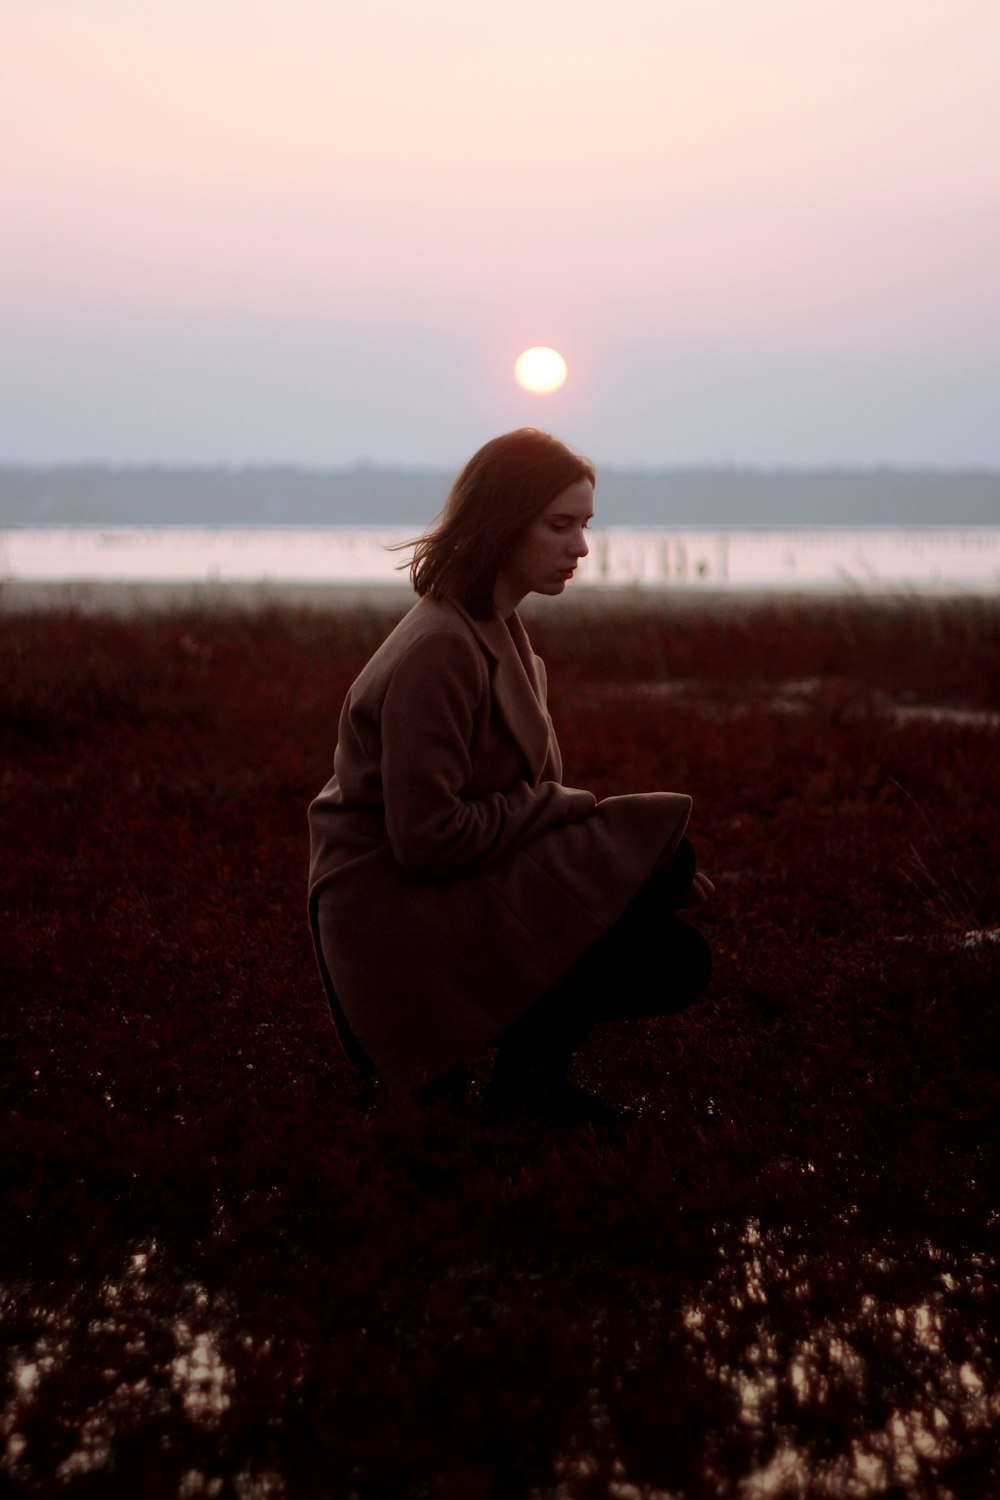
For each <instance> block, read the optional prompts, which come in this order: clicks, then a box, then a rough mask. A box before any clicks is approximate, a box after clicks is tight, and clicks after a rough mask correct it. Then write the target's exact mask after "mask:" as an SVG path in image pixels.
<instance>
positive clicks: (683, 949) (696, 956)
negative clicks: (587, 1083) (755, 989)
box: [494, 838, 712, 1076]
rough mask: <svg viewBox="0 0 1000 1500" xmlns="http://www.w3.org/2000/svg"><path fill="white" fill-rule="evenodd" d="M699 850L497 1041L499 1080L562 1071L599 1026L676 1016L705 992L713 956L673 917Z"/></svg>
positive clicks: (683, 847) (684, 843) (684, 844)
mask: <svg viewBox="0 0 1000 1500" xmlns="http://www.w3.org/2000/svg"><path fill="white" fill-rule="evenodd" d="M695 869H696V860H695V852H694V845H693V844H692V843H691V840H690V839H688V838H684V839H682V840H681V842H680V845H679V846H678V848H677V850H676V851H675V852H674V854H673V855H672V856H671V858H670V860H669V861H668V862H667V864H666V865H664V866H663V868H662V869H660V870H657V872H656V874H655V875H652V876H650V878H649V880H647V882H646V884H645V885H644V886H642V888H641V889H640V890H639V891H638V892H637V893H636V895H635V897H634V898H633V900H632V902H631V903H630V905H629V906H628V907H626V909H625V911H624V912H623V913H622V915H621V916H620V917H619V918H618V921H617V922H615V923H614V925H613V926H612V927H609V928H608V930H607V932H606V933H604V935H603V937H601V938H599V939H598V940H597V942H596V943H595V944H594V945H593V947H592V948H589V949H588V950H587V952H586V953H585V954H584V955H583V957H582V958H580V959H578V961H577V962H576V963H575V964H574V965H573V967H572V968H571V969H570V970H569V972H568V973H567V974H565V975H564V976H563V978H562V979H561V980H560V981H559V983H558V984H557V985H556V986H555V988H554V989H552V990H550V991H549V992H548V994H547V995H543V996H542V998H541V1000H539V1001H537V1002H536V1004H534V1005H533V1006H531V1008H530V1010H527V1011H525V1013H524V1014H523V1015H521V1016H518V1018H517V1020H516V1021H514V1022H512V1023H511V1025H510V1026H508V1027H506V1029H505V1030H504V1031H502V1032H501V1033H500V1035H499V1036H498V1037H497V1039H496V1046H497V1047H498V1048H499V1053H498V1056H497V1062H496V1068H495V1070H494V1074H495V1076H496V1074H497V1073H498V1072H499V1074H500V1075H503V1074H504V1073H505V1072H511V1073H516V1072H519V1071H524V1070H525V1069H532V1070H535V1069H540V1070H543V1071H545V1072H548V1071H554V1072H560V1071H561V1072H565V1070H566V1068H567V1067H568V1066H569V1060H570V1057H571V1056H572V1053H573V1051H574V1049H575V1048H576V1047H578V1046H579V1045H580V1043H581V1042H582V1041H583V1039H584V1037H585V1036H586V1035H587V1032H588V1031H589V1030H590V1028H591V1027H592V1026H594V1025H596V1024H597V1023H598V1022H599V1021H621V1020H627V1019H630V1018H632V1019H634V1018H638V1017H642V1016H663V1015H676V1014H677V1013H678V1012H680V1011H682V1010H686V1009H687V1007H688V1006H689V1005H693V1004H694V1002H695V1001H696V1000H697V999H698V998H699V997H700V996H701V995H702V994H703V993H704V991H705V989H706V987H707V985H708V981H709V979H710V977H711V973H712V954H711V950H710V948H709V946H708V943H707V942H706V941H705V939H704V937H702V935H701V933H700V932H699V931H698V929H697V927H693V926H692V925H691V923H690V922H686V921H685V920H684V918H683V917H679V916H677V915H676V912H677V908H678V907H679V906H680V904H681V902H682V901H684V900H685V898H686V897H687V895H688V892H689V891H690V889H691V881H692V878H693V877H694V872H695Z"/></svg>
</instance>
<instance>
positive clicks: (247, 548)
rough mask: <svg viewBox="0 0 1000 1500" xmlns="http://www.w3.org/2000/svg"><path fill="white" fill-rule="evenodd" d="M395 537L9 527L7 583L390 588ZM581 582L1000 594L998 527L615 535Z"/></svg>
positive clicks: (596, 542)
mask: <svg viewBox="0 0 1000 1500" xmlns="http://www.w3.org/2000/svg"><path fill="white" fill-rule="evenodd" d="M410 534H411V533H408V532H406V531H404V530H402V529H393V528H390V527H364V526H358V527H350V528H348V527H325V528H313V527H305V526H302V527H272V526H242V527H191V528H186V527H169V526H163V527H54V526H53V527H38V528H34V527H10V528H7V529H5V530H0V581H4V580H16V581H22V582H42V581H65V582H83V581H94V582H114V581H123V582H131V583H144V582H148V583H154V582H174V583H199V582H206V583H208V582H251V583H272V582H273V583H277V584H280V583H324V582H328V583H334V584H336V583H381V584H385V583H392V582H394V581H395V582H398V583H399V584H400V586H403V585H405V583H406V577H405V573H401V572H398V571H397V568H398V565H399V563H400V562H401V561H403V558H404V557H405V554H402V555H401V554H398V553H392V552H388V551H387V550H386V548H387V546H389V545H391V544H392V543H394V542H400V541H405V540H406V538H407V536H408V535H410ZM579 579H580V581H581V582H585V583H588V584H597V585H609V586H614V585H619V586H621V585H642V586H645V587H650V588H666V587H670V588H679V589H684V590H694V589H698V588H712V589H716V588H731V589H741V588H748V589H757V588H769V589H803V588H827V589H828V588H843V589H845V590H857V589H866V588H870V589H879V588H913V589H917V590H929V591H959V592H966V591H968V592H974V593H992V592H994V591H995V590H997V589H998V588H1000V526H995V527H993V526H989V527H983V526H978V527H974V526H970V527H955V528H949V527H919V528H917V527H897V528H875V527H872V528H859V527H810V528H801V529H799V530H795V531H765V530H754V529H740V530H695V529H691V528H686V527H626V526H623V527H615V526H611V527H606V528H599V529H595V530H594V531H593V532H592V533H591V553H590V556H589V557H588V558H586V559H585V560H584V561H583V563H582V564H581V566H580V571H579Z"/></svg>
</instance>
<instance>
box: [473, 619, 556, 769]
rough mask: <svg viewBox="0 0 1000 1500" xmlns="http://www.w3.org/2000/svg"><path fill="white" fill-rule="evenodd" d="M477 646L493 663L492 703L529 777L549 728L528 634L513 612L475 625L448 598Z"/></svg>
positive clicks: (542, 759)
mask: <svg viewBox="0 0 1000 1500" xmlns="http://www.w3.org/2000/svg"><path fill="white" fill-rule="evenodd" d="M447 607H448V608H449V609H453V610H454V611H455V613H456V614H457V615H458V616H459V617H460V618H461V620H462V621H463V623H464V624H465V626H466V627H467V629H468V630H469V632H470V633H471V634H472V635H473V636H474V637H475V639H476V641H477V642H478V644H479V646H480V647H481V648H482V650H483V651H484V652H485V653H486V655H487V656H488V657H489V658H490V659H491V660H492V661H493V662H494V663H495V665H494V669H493V701H494V702H495V704H496V706H497V708H498V709H499V711H500V713H501V714H502V715H503V718H504V722H505V723H506V725H507V728H508V729H509V730H510V732H511V734H512V735H513V737H514V739H515V740H516V741H517V744H518V746H519V748H520V750H521V751H522V753H523V755H524V758H525V760H526V761H527V763H528V766H529V768H530V770H531V773H532V775H533V776H534V777H536V778H537V777H539V776H540V775H541V773H542V769H543V767H544V766H545V763H546V760H547V758H548V755H549V747H550V738H551V734H552V724H551V720H550V719H549V714H548V709H547V708H546V704H545V684H544V680H543V678H542V676H541V674H540V672H539V670H538V659H537V657H536V656H535V653H534V651H533V650H532V649H531V642H530V640H529V639H528V633H527V631H526V630H525V628H524V626H523V625H522V624H521V620H520V616H519V615H518V614H517V612H516V611H515V612H514V614H512V615H511V616H510V618H509V619H507V620H503V619H501V618H500V616H499V615H498V614H494V615H493V616H492V618H491V619H489V620H476V619H473V617H472V615H470V614H469V612H468V610H466V609H464V608H463V607H462V605H461V604H458V603H457V602H456V601H455V600H454V599H449V600H448V601H447Z"/></svg>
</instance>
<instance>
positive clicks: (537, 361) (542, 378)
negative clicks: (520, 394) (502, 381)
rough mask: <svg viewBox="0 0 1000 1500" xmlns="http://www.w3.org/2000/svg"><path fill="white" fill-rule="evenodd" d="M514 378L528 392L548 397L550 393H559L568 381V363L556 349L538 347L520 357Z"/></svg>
mask: <svg viewBox="0 0 1000 1500" xmlns="http://www.w3.org/2000/svg"><path fill="white" fill-rule="evenodd" d="M514 378H515V380H516V381H517V383H518V385H523V386H524V389H525V390H526V391H534V392H535V394H536V395H539V396H542V395H546V394H547V393H548V392H549V391H557V390H558V389H559V387H560V386H561V385H562V383H563V381H564V380H565V379H566V361H565V360H564V359H563V357H562V355H561V354H559V353H558V352H557V351H556V350H555V349H548V348H546V347H545V346H544V345H536V346H535V348H533V349H525V351H524V353H523V354H520V355H518V358H517V363H516V364H515V365H514Z"/></svg>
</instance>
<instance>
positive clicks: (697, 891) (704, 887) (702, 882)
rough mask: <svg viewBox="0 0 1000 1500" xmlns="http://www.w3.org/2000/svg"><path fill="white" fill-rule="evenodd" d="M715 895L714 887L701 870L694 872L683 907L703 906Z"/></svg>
mask: <svg viewBox="0 0 1000 1500" xmlns="http://www.w3.org/2000/svg"><path fill="white" fill-rule="evenodd" d="M714 895H715V886H714V884H713V883H712V881H711V880H709V878H708V876H707V875H706V874H705V873H704V872H703V871H702V870H696V871H695V873H694V878H693V879H692V881H691V889H690V890H689V891H688V893H687V897H686V898H685V901H684V905H685V906H705V905H706V903H707V902H709V901H711V899H712V897H713V896H714Z"/></svg>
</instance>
